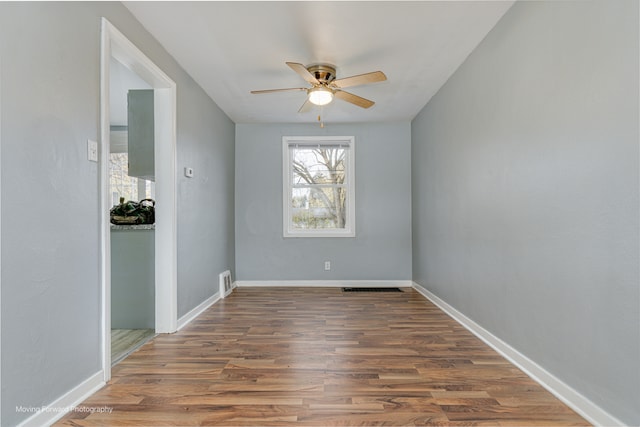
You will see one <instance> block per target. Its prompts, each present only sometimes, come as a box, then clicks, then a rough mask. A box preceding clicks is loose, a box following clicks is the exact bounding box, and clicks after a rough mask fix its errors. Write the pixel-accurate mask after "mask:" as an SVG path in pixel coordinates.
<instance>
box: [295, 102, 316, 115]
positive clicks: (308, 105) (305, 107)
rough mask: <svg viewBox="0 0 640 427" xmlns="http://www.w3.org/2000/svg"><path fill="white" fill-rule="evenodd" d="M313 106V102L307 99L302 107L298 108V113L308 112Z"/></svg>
mask: <svg viewBox="0 0 640 427" xmlns="http://www.w3.org/2000/svg"><path fill="white" fill-rule="evenodd" d="M312 108H313V104H312V103H311V101H309V99H307V100H306V101H305V102H304V104H302V107H300V109H299V110H298V113H306V112H308V111H311V109H312Z"/></svg>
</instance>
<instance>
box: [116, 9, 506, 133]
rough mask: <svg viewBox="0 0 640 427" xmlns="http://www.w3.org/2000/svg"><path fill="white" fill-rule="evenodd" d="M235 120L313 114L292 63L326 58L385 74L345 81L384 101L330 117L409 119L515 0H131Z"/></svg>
mask: <svg viewBox="0 0 640 427" xmlns="http://www.w3.org/2000/svg"><path fill="white" fill-rule="evenodd" d="M124 4H125V6H126V7H127V8H128V9H129V10H130V11H131V12H132V13H133V14H134V15H135V17H136V18H137V19H138V20H139V21H140V22H141V23H142V24H143V25H144V27H145V28H146V29H147V30H148V31H149V32H151V33H152V34H153V36H154V37H155V38H156V39H157V40H158V41H159V42H160V43H161V44H162V45H163V46H164V47H165V48H166V49H167V51H169V53H170V54H171V55H172V56H173V57H174V58H175V59H176V60H177V61H178V62H179V63H180V64H181V65H182V67H183V68H184V69H185V70H186V71H187V72H188V73H189V74H190V75H191V76H192V77H193V78H194V79H195V80H196V82H198V84H200V86H202V88H203V89H204V90H205V91H206V92H207V93H208V94H209V96H210V97H211V98H212V99H213V100H214V101H215V102H216V103H217V104H218V105H219V106H220V108H222V110H224V111H225V113H226V114H227V115H228V116H229V117H230V118H231V119H232V120H233V121H234V122H236V123H270V122H276V123H292V122H313V121H315V120H316V119H317V115H318V113H319V111H320V110H319V107H316V109H314V110H312V111H311V112H309V113H304V114H298V112H297V111H298V109H299V108H300V106H301V105H302V103H303V102H304V100H305V93H304V92H284V93H274V94H261V95H252V94H250V93H249V92H250V91H251V90H258V89H273V88H289V87H306V86H308V85H307V83H306V82H305V81H304V80H302V78H301V77H299V76H298V75H297V74H296V73H294V72H293V71H292V70H291V69H290V68H289V67H287V66H286V65H285V61H291V62H299V63H302V64H304V65H308V64H312V63H318V62H324V63H331V64H334V65H336V66H337V75H338V78H343V77H348V76H351V75H356V74H362V73H367V72H370V71H376V70H381V71H383V72H384V73H385V74H386V75H387V78H388V80H387V81H386V82H381V83H374V84H371V85H366V86H356V87H353V88H349V89H347V90H348V91H350V92H353V93H354V94H356V95H359V96H363V97H365V98H369V99H371V100H373V101H375V102H376V104H375V105H374V106H373V107H371V108H369V109H367V110H365V109H361V108H359V107H356V106H354V105H351V104H348V103H346V102H343V101H341V100H335V101H334V102H332V103H331V104H330V105H328V106H326V107H324V108H323V110H322V117H323V120H324V121H326V122H366V121H404V120H411V119H413V117H415V115H416V114H417V113H418V112H420V110H421V109H422V107H424V106H425V105H426V103H427V102H428V101H429V99H431V97H432V96H433V95H434V94H435V93H436V92H437V91H438V89H440V87H441V86H442V85H443V84H444V83H445V82H446V81H447V79H448V78H449V77H450V76H451V74H453V72H454V71H455V70H456V69H457V68H458V66H460V64H461V63H462V62H463V61H464V60H465V59H466V58H467V56H468V55H469V54H470V53H471V52H472V51H473V49H474V48H475V47H476V46H477V45H478V44H479V43H480V41H481V40H482V39H483V38H484V37H485V35H486V34H487V33H488V32H489V31H490V30H491V28H493V26H494V25H495V24H496V22H497V21H498V20H499V19H500V18H501V17H502V15H503V14H504V13H505V12H506V11H507V9H509V7H510V6H511V5H512V4H513V1H501V0H493V1H483V0H476V1H409V2H398V1H356V2H346V1H337V2H325V1H300V2H298V1H284V2H270V1H258V2H244V1H230V2H221V1H220V2H218V1H213V2H208V1H202V2H163V1H159V2H156V1H149V2H146V1H143V2H125V3H124Z"/></svg>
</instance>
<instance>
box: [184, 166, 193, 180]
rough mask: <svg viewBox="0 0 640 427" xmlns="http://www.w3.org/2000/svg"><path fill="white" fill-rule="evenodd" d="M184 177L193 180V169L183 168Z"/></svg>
mask: <svg viewBox="0 0 640 427" xmlns="http://www.w3.org/2000/svg"><path fill="white" fill-rule="evenodd" d="M184 176H186V177H187V178H193V168H189V167H185V168H184Z"/></svg>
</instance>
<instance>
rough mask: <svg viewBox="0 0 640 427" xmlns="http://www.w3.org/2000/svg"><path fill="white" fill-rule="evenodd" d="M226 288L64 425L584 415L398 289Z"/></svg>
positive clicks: (418, 421) (118, 372)
mask: <svg viewBox="0 0 640 427" xmlns="http://www.w3.org/2000/svg"><path fill="white" fill-rule="evenodd" d="M404 291H405V292H403V293H371V294H368V293H360V292H356V293H343V292H342V291H341V290H340V289H339V288H293V289H292V288H240V289H237V290H236V291H235V292H234V293H233V294H231V295H230V296H229V297H227V298H226V299H224V300H222V301H220V302H218V303H216V304H215V305H213V306H212V307H211V308H209V309H208V310H207V311H206V312H205V313H203V314H202V315H201V316H200V317H198V318H197V319H196V320H194V321H193V322H192V323H191V324H190V325H188V326H187V327H185V328H184V329H183V330H182V331H180V332H178V333H175V334H172V335H159V336H157V337H155V338H154V339H153V340H151V341H150V342H148V343H147V344H145V345H144V346H143V347H141V348H140V349H139V350H138V351H137V352H135V353H133V354H132V355H131V356H129V357H128V358H126V359H125V360H123V361H122V362H121V363H120V364H118V365H117V366H116V367H114V368H113V371H112V374H113V378H112V380H111V381H110V382H109V384H108V385H107V386H106V387H104V388H103V389H102V390H100V391H98V392H97V393H95V394H94V395H93V396H91V397H90V398H89V399H87V400H86V401H85V402H84V403H83V404H82V405H81V406H83V407H85V408H101V407H107V408H112V409H113V410H112V412H111V413H106V412H94V413H91V412H90V411H88V412H73V413H70V414H69V415H68V416H67V417H66V418H64V419H62V420H61V421H60V422H59V423H58V425H66V426H105V425H109V426H125V425H126V426H130V425H138V426H140V425H142V426H194V425H260V426H267V425H278V426H279V425H308V426H323V425H382V424H385V425H553V426H560V425H588V423H587V422H586V421H585V420H583V419H582V418H580V417H579V416H578V415H576V414H575V413H574V412H573V411H572V410H571V409H569V408H568V407H567V406H565V405H564V404H562V403H561V402H560V401H558V400H557V399H556V398H555V397H553V396H552V395H551V394H550V393H548V392H547V391H545V390H544V389H543V388H542V387H541V386H539V385H538V384H537V383H535V382H534V381H533V380H531V379H530V378H529V377H527V376H526V375H525V374H524V373H522V372H521V371H520V370H519V369H517V368H516V367H514V366H513V365H511V364H510V363H509V362H507V361H506V360H505V359H504V358H502V357H501V356H500V355H498V354H497V353H496V352H495V351H493V350H492V349H491V348H489V347H488V346H486V345H485V344H484V343H482V342H481V341H480V340H479V339H477V338H476V337H474V336H473V335H472V334H471V333H470V332H468V331H467V330H466V329H464V328H463V327H462V326H460V325H459V324H458V323H456V322H455V321H453V320H452V319H451V318H449V317H448V316H447V315H445V314H444V313H443V312H442V311H440V310H439V309H438V308H437V307H435V306H434V305H433V304H431V303H430V302H429V301H428V300H426V299H425V298H423V297H422V296H421V295H420V294H419V293H417V292H415V291H414V290H412V289H405V290H404Z"/></svg>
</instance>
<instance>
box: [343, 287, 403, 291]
mask: <svg viewBox="0 0 640 427" xmlns="http://www.w3.org/2000/svg"><path fill="white" fill-rule="evenodd" d="M342 292H402V291H401V290H400V288H342Z"/></svg>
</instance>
